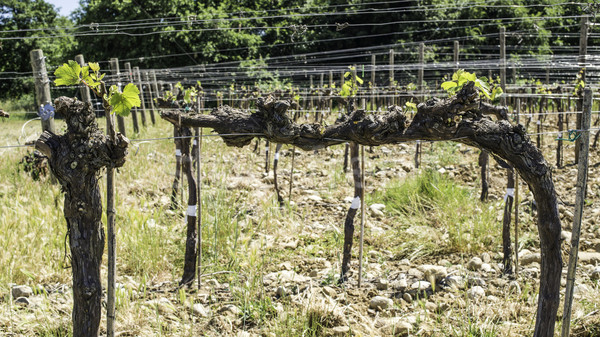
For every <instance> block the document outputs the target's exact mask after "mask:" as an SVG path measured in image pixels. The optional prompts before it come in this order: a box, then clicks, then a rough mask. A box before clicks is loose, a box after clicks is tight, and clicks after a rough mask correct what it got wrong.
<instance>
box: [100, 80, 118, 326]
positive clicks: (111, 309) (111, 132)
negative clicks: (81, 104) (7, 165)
mask: <svg viewBox="0 0 600 337" xmlns="http://www.w3.org/2000/svg"><path fill="white" fill-rule="evenodd" d="M101 85H102V90H101V92H102V93H104V94H107V93H108V91H107V90H106V85H105V84H104V83H102V84H101ZM104 111H106V133H107V134H108V137H109V139H110V141H111V142H113V144H114V143H116V138H117V136H116V134H115V124H114V121H113V117H112V111H111V107H110V106H109V105H108V103H107V102H106V101H104ZM115 215H116V210H115V169H114V168H112V167H107V168H106V236H107V244H106V245H107V247H108V252H107V264H108V266H107V274H108V277H107V290H106V336H107V337H114V336H115V328H114V324H115V285H116V283H115V280H116V272H117V268H116V266H117V256H116V253H117V251H116V247H117V238H116V235H115Z"/></svg>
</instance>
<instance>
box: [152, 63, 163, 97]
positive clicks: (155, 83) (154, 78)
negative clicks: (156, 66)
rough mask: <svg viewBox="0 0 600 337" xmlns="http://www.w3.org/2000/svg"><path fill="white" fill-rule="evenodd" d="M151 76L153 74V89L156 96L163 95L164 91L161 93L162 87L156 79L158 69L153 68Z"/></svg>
mask: <svg viewBox="0 0 600 337" xmlns="http://www.w3.org/2000/svg"><path fill="white" fill-rule="evenodd" d="M150 76H151V80H152V91H153V92H154V96H155V98H157V97H161V96H162V93H161V91H160V88H159V86H158V81H156V71H154V70H152V71H151V72H150Z"/></svg>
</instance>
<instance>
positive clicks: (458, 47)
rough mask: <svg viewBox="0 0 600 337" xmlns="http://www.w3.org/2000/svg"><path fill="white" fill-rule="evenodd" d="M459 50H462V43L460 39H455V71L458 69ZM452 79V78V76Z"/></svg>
mask: <svg viewBox="0 0 600 337" xmlns="http://www.w3.org/2000/svg"><path fill="white" fill-rule="evenodd" d="M459 52H460V44H459V42H458V41H454V71H457V70H458V64H459V61H458V57H459ZM450 79H452V78H450Z"/></svg>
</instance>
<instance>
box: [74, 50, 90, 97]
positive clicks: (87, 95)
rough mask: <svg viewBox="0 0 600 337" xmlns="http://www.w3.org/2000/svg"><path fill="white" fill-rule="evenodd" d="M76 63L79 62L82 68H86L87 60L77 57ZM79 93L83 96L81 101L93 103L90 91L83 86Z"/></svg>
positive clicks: (80, 87) (81, 56) (80, 56)
mask: <svg viewBox="0 0 600 337" xmlns="http://www.w3.org/2000/svg"><path fill="white" fill-rule="evenodd" d="M75 62H77V63H78V64H79V65H80V66H81V67H84V66H85V60H84V59H83V55H81V54H79V55H75ZM79 93H80V94H81V100H82V101H84V102H88V103H90V104H91V103H92V96H90V89H89V88H88V87H87V86H85V85H83V84H81V85H80V86H79Z"/></svg>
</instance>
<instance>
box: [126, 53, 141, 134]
mask: <svg viewBox="0 0 600 337" xmlns="http://www.w3.org/2000/svg"><path fill="white" fill-rule="evenodd" d="M125 76H126V78H127V81H128V82H130V83H134V81H133V72H132V71H131V64H130V63H129V62H125ZM137 112H138V109H137V108H136V107H134V108H133V109H131V121H132V122H133V132H135V133H139V132H140V127H139V125H138V118H137Z"/></svg>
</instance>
